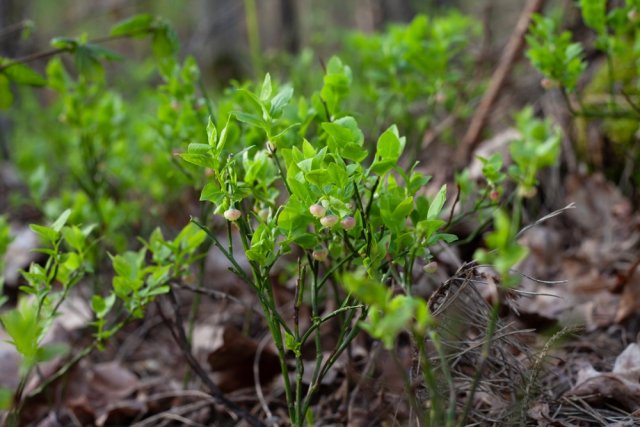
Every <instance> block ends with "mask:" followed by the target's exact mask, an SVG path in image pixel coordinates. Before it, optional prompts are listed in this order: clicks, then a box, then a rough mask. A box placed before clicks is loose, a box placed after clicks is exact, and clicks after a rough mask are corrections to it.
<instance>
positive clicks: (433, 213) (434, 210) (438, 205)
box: [427, 184, 447, 219]
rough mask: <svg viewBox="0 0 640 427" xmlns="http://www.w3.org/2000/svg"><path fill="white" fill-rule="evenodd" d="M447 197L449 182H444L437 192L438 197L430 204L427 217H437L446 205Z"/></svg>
mask: <svg viewBox="0 0 640 427" xmlns="http://www.w3.org/2000/svg"><path fill="white" fill-rule="evenodd" d="M446 199H447V184H444V185H443V186H442V187H440V191H438V194H436V197H434V198H433V200H432V201H431V204H430V205H429V212H428V213H427V219H437V218H438V216H439V215H440V212H441V211H442V207H443V206H444V202H445V201H446Z"/></svg>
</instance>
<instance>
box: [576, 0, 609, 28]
mask: <svg viewBox="0 0 640 427" xmlns="http://www.w3.org/2000/svg"><path fill="white" fill-rule="evenodd" d="M580 9H581V10H582V19H584V23H585V24H587V26H588V27H590V28H592V29H593V30H595V31H596V32H597V33H599V34H602V33H604V32H605V30H606V18H607V16H606V13H607V0H580Z"/></svg>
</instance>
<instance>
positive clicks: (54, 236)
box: [29, 224, 59, 243]
mask: <svg viewBox="0 0 640 427" xmlns="http://www.w3.org/2000/svg"><path fill="white" fill-rule="evenodd" d="M29 228H30V229H31V231H33V232H34V233H36V234H37V235H38V237H40V240H42V241H43V242H48V243H54V242H55V241H56V240H58V236H59V233H58V232H56V231H55V230H54V229H52V228H50V227H46V226H44V225H38V224H31V225H30V226H29Z"/></svg>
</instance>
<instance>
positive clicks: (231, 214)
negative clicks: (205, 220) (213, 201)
mask: <svg viewBox="0 0 640 427" xmlns="http://www.w3.org/2000/svg"><path fill="white" fill-rule="evenodd" d="M223 215H224V217H225V219H226V220H227V221H231V222H234V221H237V220H238V218H240V216H241V215H242V212H240V211H239V210H238V209H235V208H230V209H227V210H226V211H224V214H223Z"/></svg>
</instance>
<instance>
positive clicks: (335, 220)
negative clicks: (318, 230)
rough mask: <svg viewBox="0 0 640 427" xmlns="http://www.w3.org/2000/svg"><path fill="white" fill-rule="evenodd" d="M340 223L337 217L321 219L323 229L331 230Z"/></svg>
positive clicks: (331, 216) (328, 216) (329, 216)
mask: <svg viewBox="0 0 640 427" xmlns="http://www.w3.org/2000/svg"><path fill="white" fill-rule="evenodd" d="M337 223H338V217H337V216H335V215H327V216H325V217H322V218H321V219H320V224H322V226H323V227H327V228H331V227H333V226H334V225H336V224H337Z"/></svg>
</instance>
